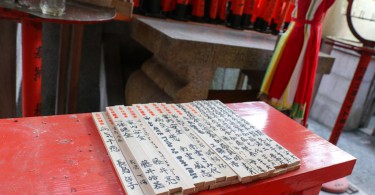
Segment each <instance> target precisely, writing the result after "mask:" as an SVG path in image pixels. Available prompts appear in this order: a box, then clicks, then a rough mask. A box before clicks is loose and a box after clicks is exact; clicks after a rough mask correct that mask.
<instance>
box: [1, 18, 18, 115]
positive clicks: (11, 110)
mask: <svg viewBox="0 0 375 195" xmlns="http://www.w3.org/2000/svg"><path fill="white" fill-rule="evenodd" d="M16 38H17V24H16V23H14V22H10V21H6V20H0V83H1V87H0V118H9V117H15V115H16Z"/></svg>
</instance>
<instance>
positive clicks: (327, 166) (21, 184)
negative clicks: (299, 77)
mask: <svg viewBox="0 0 375 195" xmlns="http://www.w3.org/2000/svg"><path fill="white" fill-rule="evenodd" d="M228 106H229V107H230V108H231V109H233V110H235V111H236V112H237V113H238V114H240V115H241V116H242V117H244V118H245V119H246V120H248V121H250V122H251V123H252V124H253V125H254V126H256V127H258V128H259V129H261V130H263V131H264V132H265V133H266V134H267V135H269V136H270V137H271V138H273V139H274V140H276V141H277V142H279V143H280V144H281V145H283V146H284V147H285V148H287V149H288V150H290V151H291V152H293V153H294V154H295V155H297V156H298V157H299V158H300V159H301V168H300V169H298V170H296V171H292V172H289V173H286V174H283V175H280V176H277V177H274V178H270V179H265V180H261V181H257V182H254V183H249V184H245V185H241V184H238V185H233V186H229V187H224V188H219V189H215V190H211V191H203V192H200V193H199V194H219V193H223V194H250V193H252V194H291V193H296V194H318V192H319V189H320V186H321V185H322V183H325V182H328V181H331V180H335V179H338V178H341V177H344V176H347V175H349V174H351V172H352V170H353V167H354V164H355V161H356V159H355V158H354V157H353V156H351V155H350V154H348V153H346V152H344V151H342V150H341V149H339V148H337V147H336V146H334V145H332V144H330V143H329V142H327V141H326V140H324V139H323V138H321V137H319V136H317V135H316V134H314V133H312V132H311V131H309V130H308V129H306V128H304V127H303V126H301V125H299V124H297V123H296V122H294V121H293V120H291V119H289V118H288V117H286V116H285V115H283V114H281V113H280V112H278V111H277V110H275V109H274V108H272V107H270V106H268V105H267V104H265V103H262V102H253V103H238V104H228ZM0 132H1V134H0V194H67V193H71V192H75V193H79V194H93V193H96V194H122V193H124V192H123V191H122V187H121V184H120V182H119V180H118V179H117V176H116V173H115V171H114V169H113V167H112V164H111V161H110V159H109V157H108V155H107V152H106V150H105V148H104V145H103V143H102V141H101V139H100V136H99V134H98V132H97V130H96V127H95V124H94V122H93V120H92V118H91V114H79V115H61V116H49V117H33V118H21V119H5V120H0Z"/></svg>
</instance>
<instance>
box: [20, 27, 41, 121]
mask: <svg viewBox="0 0 375 195" xmlns="http://www.w3.org/2000/svg"><path fill="white" fill-rule="evenodd" d="M22 75H23V76H22V113H23V116H24V117H30V116H40V115H41V108H42V105H41V95H42V23H39V22H33V21H29V20H23V21H22Z"/></svg>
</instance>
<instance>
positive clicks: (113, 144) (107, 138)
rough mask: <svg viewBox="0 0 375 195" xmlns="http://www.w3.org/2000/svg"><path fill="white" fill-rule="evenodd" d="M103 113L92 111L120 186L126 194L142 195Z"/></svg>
mask: <svg viewBox="0 0 375 195" xmlns="http://www.w3.org/2000/svg"><path fill="white" fill-rule="evenodd" d="M104 114H105V113H100V112H96V113H92V116H93V119H94V121H95V125H96V127H97V128H98V131H99V134H100V137H101V138H102V140H103V142H104V143H105V144H104V146H105V148H106V149H107V152H108V154H109V157H110V158H111V161H112V164H113V166H114V167H115V170H116V172H117V174H118V175H119V176H120V177H119V179H120V181H121V184H122V186H123V187H124V189H125V192H126V194H129V195H143V194H144V193H143V191H142V189H141V187H140V185H139V184H138V182H137V179H136V177H135V175H134V173H133V172H132V171H131V168H130V166H129V164H128V162H127V160H126V158H125V156H124V155H123V154H122V152H121V150H120V146H119V144H118V143H117V141H116V140H114V139H115V137H114V136H113V133H112V131H111V130H110V129H111V128H110V127H109V125H108V122H109V120H108V118H106V117H105V116H104Z"/></svg>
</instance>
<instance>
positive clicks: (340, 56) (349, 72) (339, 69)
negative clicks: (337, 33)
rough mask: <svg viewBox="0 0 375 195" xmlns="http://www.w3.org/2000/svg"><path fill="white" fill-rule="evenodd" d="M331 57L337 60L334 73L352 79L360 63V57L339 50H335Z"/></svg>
mask: <svg viewBox="0 0 375 195" xmlns="http://www.w3.org/2000/svg"><path fill="white" fill-rule="evenodd" d="M331 55H332V56H334V57H335V58H336V61H335V63H334V64H333V67H332V73H335V74H337V75H340V76H343V77H345V78H347V79H352V78H353V74H354V72H355V70H356V68H357V64H358V61H359V59H358V56H357V55H353V54H350V53H347V52H343V51H341V50H337V49H334V50H333V52H332V54H331Z"/></svg>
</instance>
